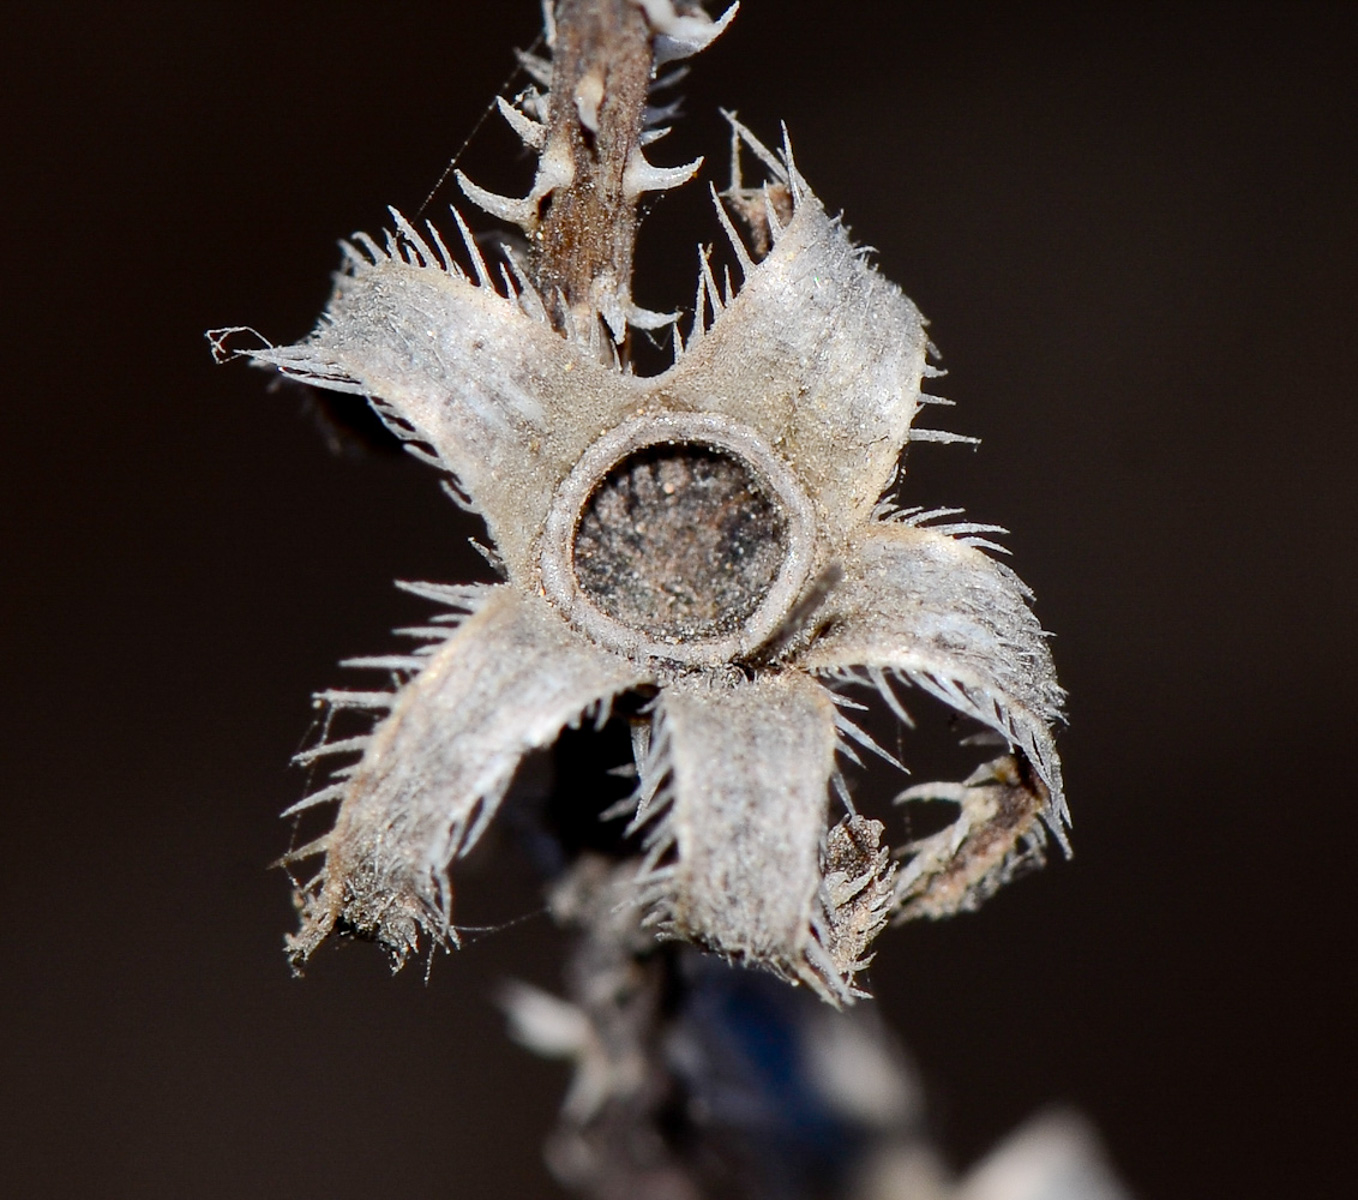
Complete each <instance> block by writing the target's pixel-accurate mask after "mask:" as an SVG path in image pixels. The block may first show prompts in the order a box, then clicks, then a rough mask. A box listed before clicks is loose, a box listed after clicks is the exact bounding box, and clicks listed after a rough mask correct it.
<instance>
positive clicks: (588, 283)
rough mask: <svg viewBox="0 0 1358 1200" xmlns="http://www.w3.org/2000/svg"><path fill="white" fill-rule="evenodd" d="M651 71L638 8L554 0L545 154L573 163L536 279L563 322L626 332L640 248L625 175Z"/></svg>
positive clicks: (538, 249) (537, 251) (606, 0)
mask: <svg viewBox="0 0 1358 1200" xmlns="http://www.w3.org/2000/svg"><path fill="white" fill-rule="evenodd" d="M653 65H654V49H653V44H652V32H651V29H650V26H649V25H648V23H647V21H646V17H645V15H644V14H643V12H642V10H641V9H640V8H639V7H638V6H637V4H636V3H635V0H557V3H556V40H555V46H554V48H553V56H552V98H551V107H550V110H549V117H548V131H547V151H546V153H547V155H548V156H549V157H551V158H552V159H554V160H555V161H558V162H562V163H565V162H567V161H569V163H570V168H571V171H570V183H569V184H567V185H566V186H563V187H561V188H558V189H557V190H556V191H555V192H554V193H553V194H552V197H551V200H550V205H549V207H548V210H547V212H546V214H545V216H544V218H543V220H542V224H541V226H540V228H539V231H538V236H537V239H536V243H535V248H534V255H533V272H534V275H535V276H536V279H537V283H538V286H539V289H540V290H541V291H542V293H543V294H544V295H545V296H548V297H557V296H559V297H560V302H559V305H560V306H559V308H558V310H557V312H556V314H555V316H556V319H557V321H558V323H563V322H566V321H571V322H573V323H574V324H575V326H576V327H577V328H579V327H580V326H581V324H582V323H584V322H587V321H589V320H592V319H594V315H595V314H596V313H598V314H601V315H603V316H604V319H605V320H606V321H608V323H609V326H610V328H611V330H612V332H613V336H614V338H615V339H616V340H618V341H621V340H622V338H623V336H624V333H625V323H624V319H623V318H624V314H625V308H626V305H627V304H628V303H629V302H630V296H631V280H632V253H633V248H634V246H635V244H636V233H637V214H636V199H637V198H636V196H635V195H633V196H631V197H630V198H629V196H628V194H627V188H626V181H625V178H624V177H625V175H626V171H627V166H628V163H629V161H631V160H632V157H633V155H637V156H639V154H640V150H639V147H638V138H639V136H640V134H641V130H642V119H643V113H644V110H645V107H646V96H647V89H648V87H649V84H650V80H651V73H652V68H653Z"/></svg>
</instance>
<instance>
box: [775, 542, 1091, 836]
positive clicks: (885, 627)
mask: <svg viewBox="0 0 1358 1200" xmlns="http://www.w3.org/2000/svg"><path fill="white" fill-rule="evenodd" d="M842 567H843V571H844V578H843V579H842V580H841V582H840V583H839V585H838V586H837V587H836V588H835V589H834V590H833V591H832V592H831V593H830V595H829V596H828V597H827V599H826V601H825V603H824V605H823V607H822V608H821V610H820V613H819V616H820V619H821V621H822V627H821V629H822V632H821V635H820V636H819V637H818V638H817V639H816V640H815V641H814V642H813V643H812V644H811V646H810V647H809V648H808V649H807V650H806V651H805V652H804V653H803V654H802V655H801V656H800V658H799V659H798V665H800V666H802V667H804V668H805V669H807V670H810V671H815V672H834V671H842V670H847V669H851V668H854V667H884V668H890V669H892V670H894V671H896V672H898V673H899V674H900V675H902V676H904V677H905V678H908V679H909V680H910V681H911V682H912V683H914V684H916V685H917V686H918V687H921V688H923V689H925V690H926V691H928V692H931V693H932V694H933V695H935V696H938V697H939V698H940V699H941V700H943V701H944V702H945V703H947V704H949V705H951V706H952V707H953V708H955V709H956V710H957V711H958V712H961V713H964V714H966V715H968V716H971V717H974V718H975V719H976V720H978V721H980V722H982V723H983V724H985V725H988V726H990V727H991V728H992V729H994V730H996V731H997V732H998V733H1000V734H1001V735H1002V736H1003V737H1004V738H1005V739H1006V741H1008V742H1009V744H1010V745H1011V746H1014V747H1016V748H1017V749H1018V750H1020V751H1022V753H1023V754H1024V755H1025V756H1026V757H1027V759H1028V760H1029V761H1030V762H1031V763H1032V764H1033V766H1034V767H1035V768H1036V770H1037V773H1038V775H1039V776H1040V778H1041V780H1042V782H1043V784H1045V785H1046V787H1047V789H1048V790H1049V791H1050V800H1049V802H1048V804H1047V808H1046V813H1045V815H1046V819H1047V821H1048V823H1049V824H1050V825H1051V827H1052V830H1053V832H1054V833H1056V834H1057V836H1058V837H1061V836H1063V834H1062V829H1063V826H1064V825H1065V824H1067V823H1068V820H1069V818H1068V815H1067V812H1066V806H1065V798H1064V795H1063V793H1062V790H1061V763H1060V760H1059V759H1058V758H1057V755H1056V747H1055V744H1054V742H1053V740H1052V730H1051V727H1052V724H1053V723H1054V722H1055V721H1056V720H1058V719H1059V717H1060V713H1061V702H1062V699H1063V697H1064V693H1063V692H1062V690H1061V687H1060V685H1059V684H1057V682H1056V672H1055V668H1054V667H1053V666H1052V661H1051V653H1050V651H1049V650H1048V648H1047V640H1046V637H1045V635H1044V634H1043V632H1042V627H1041V626H1040V625H1039V624H1038V622H1037V618H1036V617H1034V616H1033V614H1032V612H1031V610H1030V609H1029V607H1028V595H1029V593H1028V589H1027V588H1026V587H1025V586H1024V585H1023V583H1022V581H1021V580H1020V579H1019V578H1018V576H1017V575H1015V574H1014V573H1013V571H1011V570H1010V569H1009V568H1008V567H1006V566H1004V565H1003V564H1001V563H997V562H995V561H994V560H993V559H991V558H988V557H987V556H986V555H985V554H983V553H982V552H981V551H980V550H977V549H976V548H974V547H972V546H968V545H965V544H963V543H962V542H959V541H957V540H955V539H953V538H951V537H948V536H947V535H946V534H941V533H938V532H936V531H934V530H930V529H917V528H912V527H910V526H904V525H882V524H877V525H869V526H868V527H867V528H866V529H864V530H863V531H861V532H860V533H858V534H857V535H855V536H854V537H853V538H852V539H850V540H849V541H848V543H847V544H846V547H845V555H844V558H843V559H842Z"/></svg>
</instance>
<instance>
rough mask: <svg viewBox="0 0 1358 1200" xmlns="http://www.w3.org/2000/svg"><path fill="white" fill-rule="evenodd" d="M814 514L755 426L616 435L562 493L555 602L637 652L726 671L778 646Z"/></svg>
mask: <svg viewBox="0 0 1358 1200" xmlns="http://www.w3.org/2000/svg"><path fill="white" fill-rule="evenodd" d="M814 528H815V526H814V510H813V508H812V505H811V502H810V500H809V499H808V498H807V496H806V493H805V492H804V491H803V490H802V487H801V485H800V484H799V483H798V482H797V480H796V478H795V477H794V476H793V474H792V471H791V470H790V469H789V468H788V466H787V464H786V463H785V462H783V460H782V459H781V458H780V457H779V456H778V455H776V454H775V453H774V452H773V451H772V450H771V449H770V448H769V446H768V444H767V443H766V442H765V441H764V439H763V438H762V437H761V436H760V435H759V434H758V433H757V432H756V431H754V430H753V429H750V428H748V427H747V426H744V425H741V424H739V423H737V422H735V421H732V420H730V419H729V418H727V417H723V416H720V415H718V414H715V413H659V414H654V415H650V416H643V417H637V418H634V419H633V420H631V421H627V422H625V423H623V424H622V425H620V426H618V427H617V428H615V429H612V430H610V431H609V432H608V433H606V434H604V435H603V436H602V437H601V438H599V440H598V441H597V442H595V443H594V445H592V446H591V447H590V448H589V449H588V450H586V451H585V453H584V455H582V456H581V459H580V461H579V462H578V463H577V464H576V466H575V469H574V470H572V472H571V473H570V475H569V477H568V478H567V479H566V480H565V482H564V483H563V484H562V485H561V488H560V489H559V491H558V492H557V496H556V500H555V501H554V503H553V506H552V510H551V513H550V515H549V516H548V519H547V525H546V529H545V530H544V533H543V542H542V554H541V564H542V582H543V586H544V589H545V591H546V592H547V595H548V596H549V598H550V599H551V600H552V601H553V602H554V603H555V604H557V605H558V606H559V607H560V608H561V609H562V610H563V612H564V613H565V614H566V615H567V617H568V618H569V619H570V620H571V621H572V622H573V623H574V624H575V625H577V626H578V627H579V628H581V629H582V630H583V631H584V632H586V633H588V634H589V635H590V636H591V637H593V638H595V639H596V640H598V641H600V642H602V643H604V644H605V645H609V646H611V647H613V648H614V649H617V650H621V651H622V652H624V653H627V654H631V655H638V654H639V655H646V656H649V657H653V658H664V659H670V660H672V661H674V662H679V663H691V664H695V665H697V664H708V665H714V664H717V663H719V662H722V661H729V660H731V659H733V658H738V657H740V656H741V655H743V654H748V653H750V652H751V651H753V650H754V649H756V648H757V647H758V646H759V645H760V644H762V642H763V641H764V640H765V639H767V638H768V637H769V636H770V635H772V634H773V633H774V632H775V631H776V630H777V629H778V628H779V624H780V622H781V621H782V619H783V618H784V616H786V614H787V613H788V611H789V610H790V609H791V607H792V605H793V603H794V601H795V600H796V598H797V596H798V594H799V593H800V590H801V588H802V585H803V584H804V583H805V581H806V578H807V575H808V573H809V571H810V568H811V560H812V552H813V545H814V540H815V538H814Z"/></svg>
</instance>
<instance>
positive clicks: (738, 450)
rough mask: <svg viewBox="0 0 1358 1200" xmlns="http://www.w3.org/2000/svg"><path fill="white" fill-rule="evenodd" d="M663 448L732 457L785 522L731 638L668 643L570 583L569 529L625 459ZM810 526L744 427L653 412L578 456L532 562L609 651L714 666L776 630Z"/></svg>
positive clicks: (557, 599) (805, 563)
mask: <svg viewBox="0 0 1358 1200" xmlns="http://www.w3.org/2000/svg"><path fill="white" fill-rule="evenodd" d="M666 445H669V446H685V445H690V446H703V447H706V448H707V449H710V450H716V451H719V452H725V453H727V454H730V455H732V456H733V457H734V458H736V459H737V460H738V461H739V462H741V463H742V464H743V465H744V466H745V467H746V468H747V469H749V471H750V472H751V474H752V475H753V476H754V478H755V480H756V481H757V482H758V483H759V484H760V485H761V486H763V487H765V488H766V489H767V490H768V493H769V496H770V499H773V500H774V501H776V502H777V503H778V505H779V506H780V508H781V510H782V515H783V516H784V518H785V519H786V521H787V555H786V557H785V558H784V560H783V564H782V566H781V567H780V568H779V570H778V574H777V575H776V576H775V577H774V580H773V584H772V585H771V586H770V588H769V590H768V592H767V593H766V594H765V596H764V598H763V600H761V601H760V602H759V605H758V607H756V608H755V610H754V612H753V613H751V614H750V616H749V617H748V618H746V621H745V624H744V627H743V628H742V629H741V630H740V631H739V632H737V633H733V634H727V635H725V636H722V637H715V638H693V639H691V640H686V641H673V642H671V641H664V640H659V639H656V638H651V637H648V636H647V635H646V632H645V631H644V630H641V629H637V628H635V627H633V626H631V625H627V624H624V623H623V622H622V621H618V620H616V619H614V618H613V617H610V616H608V615H607V614H606V613H604V612H603V611H601V610H600V609H599V608H597V607H596V606H595V605H594V604H593V603H592V602H591V601H590V599H589V598H588V596H586V595H585V593H584V591H583V590H582V588H581V587H580V583H579V580H578V579H577V578H576V574H575V537H576V532H577V530H578V529H579V525H580V520H581V517H582V515H583V513H584V509H585V505H586V504H588V502H589V500H590V498H591V497H592V496H593V495H594V492H595V489H596V488H597V487H598V486H599V484H600V483H601V482H602V481H603V479H604V478H605V477H606V476H607V475H608V473H609V472H610V471H612V470H613V469H614V468H615V467H616V466H618V465H619V464H620V463H621V462H622V461H623V460H624V459H625V458H627V456H628V455H630V454H634V453H636V452H637V451H639V450H645V449H648V448H649V447H651V446H666ZM815 528H816V525H815V509H814V507H813V506H812V503H811V500H810V498H809V497H808V496H807V494H806V492H805V491H804V490H803V488H802V486H801V484H800V483H799V482H798V481H797V478H796V476H794V475H793V473H792V470H791V469H790V468H789V467H788V465H787V464H786V463H785V462H784V461H783V460H782V459H781V458H779V457H778V455H776V454H775V453H774V452H773V451H772V450H771V449H770V448H769V445H768V443H767V442H766V441H765V440H764V438H763V437H762V436H760V434H758V433H757V432H756V431H755V430H753V429H751V428H750V427H749V426H748V425H742V424H740V423H739V422H737V421H732V420H730V419H729V418H728V417H723V416H721V415H719V414H717V413H692V412H687V413H685V412H677V413H675V412H671V413H652V414H648V415H645V416H640V417H633V418H632V419H631V420H628V421H624V422H623V423H622V424H621V425H618V426H615V427H614V428H613V429H610V430H609V431H608V432H607V433H606V434H604V435H603V436H602V437H601V438H599V439H598V440H597V441H596V442H595V443H594V444H593V445H592V446H590V447H589V449H588V450H586V451H585V453H584V454H583V455H582V456H581V457H580V461H579V462H577V463H576V464H575V467H574V468H573V469H572V471H571V473H570V474H569V475H568V476H567V477H566V479H565V481H564V482H563V483H562V484H561V486H560V487H559V488H558V489H557V493H556V496H555V498H554V499H553V501H552V507H551V511H550V512H549V513H548V515H547V522H546V525H545V527H544V529H543V539H542V551H541V555H540V558H539V562H540V566H541V570H542V585H543V588H544V589H545V591H546V593H547V596H548V598H549V599H550V600H551V601H552V602H553V603H554V604H556V605H557V607H558V608H560V609H561V611H562V612H563V613H565V614H566V616H567V617H568V619H569V620H570V621H571V623H572V624H574V625H575V626H576V627H577V628H579V629H582V630H583V631H584V632H585V633H587V634H588V635H589V636H590V637H592V638H593V639H594V640H595V641H597V642H600V643H602V644H603V645H605V646H608V647H610V648H611V649H614V650H618V651H621V652H622V653H623V654H626V655H628V656H629V657H632V658H637V657H645V658H655V659H665V660H668V661H670V662H676V663H681V664H684V665H689V666H717V665H719V664H721V663H725V662H730V661H731V660H733V659H740V658H744V657H747V656H749V655H750V654H751V653H753V651H755V650H756V649H758V647H759V646H760V645H762V644H763V643H764V642H765V641H767V640H768V639H769V637H771V636H772V635H773V634H774V633H775V632H776V631H777V629H778V626H779V625H780V624H781V623H782V621H783V618H784V617H786V616H787V614H788V612H789V611H790V610H791V608H792V606H793V604H795V603H796V601H797V597H798V596H799V595H800V594H801V591H802V587H803V586H804V585H805V583H806V580H807V577H808V576H809V575H810V574H811V567H812V559H813V555H814V552H815Z"/></svg>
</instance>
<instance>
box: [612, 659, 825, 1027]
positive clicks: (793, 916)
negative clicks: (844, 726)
mask: <svg viewBox="0 0 1358 1200" xmlns="http://www.w3.org/2000/svg"><path fill="white" fill-rule="evenodd" d="M660 721H661V725H660V727H659V728H658V730H657V733H656V738H657V739H659V742H658V745H659V746H660V748H661V749H660V753H661V754H663V755H664V759H663V761H662V763H661V764H660V766H659V767H658V768H656V769H658V770H666V769H667V770H668V772H669V775H670V779H669V785H668V786H669V789H670V794H669V807H668V808H667V809H666V810H665V812H664V815H663V817H662V818H661V823H660V824H659V826H658V827H657V829H656V831H655V833H654V834H653V835H652V840H653V842H654V843H655V844H656V845H657V846H661V847H667V846H669V845H670V844H671V843H672V847H673V861H672V862H670V863H668V864H667V863H665V862H664V860H662V861H661V863H660V864H659V865H657V866H655V867H653V868H652V869H651V870H650V871H648V872H647V873H646V874H644V875H643V876H642V877H641V878H640V880H639V884H640V886H641V887H642V888H643V889H644V896H645V898H646V900H648V901H649V902H651V903H652V904H653V906H654V907H653V909H652V913H651V920H652V922H653V923H654V924H655V925H657V926H658V928H659V929H660V930H661V931H662V932H664V933H666V934H668V935H671V936H675V937H682V938H686V939H688V940H690V941H696V942H698V943H700V944H702V945H705V946H708V947H709V948H711V949H713V950H716V951H718V952H720V953H722V954H725V955H727V956H728V957H730V958H732V959H736V960H738V961H743V962H750V963H757V964H761V965H764V966H767V967H770V968H772V969H773V970H775V971H777V972H779V973H780V974H783V975H786V976H787V977H789V978H792V979H801V980H803V981H804V982H806V983H808V984H810V985H811V986H812V987H813V988H815V989H816V990H817V991H818V992H820V993H821V994H822V995H824V996H825V997H826V998H827V999H830V1000H832V1001H834V1002H839V1001H840V1000H843V999H847V998H848V997H849V992H848V987H849V985H848V981H847V980H845V979H844V978H842V977H841V972H840V970H839V968H838V967H837V965H836V961H835V958H834V952H833V948H826V947H822V946H821V945H820V944H819V943H818V941H817V939H816V936H815V932H814V930H813V928H812V918H813V916H814V915H815V914H816V902H817V894H818V890H819V888H820V887H821V868H820V849H821V841H822V838H823V837H824V834H825V820H826V801H827V794H828V792H827V788H828V781H829V778H830V772H831V771H832V770H833V769H834V754H835V710H834V704H833V702H832V700H831V698H830V696H829V693H828V692H827V691H826V690H825V689H824V688H823V687H822V686H821V685H820V684H818V683H816V682H815V681H814V680H811V679H809V678H807V677H806V676H803V675H798V674H786V675H770V676H766V677H764V678H762V679H758V680H755V681H753V682H745V681H740V682H735V683H729V682H726V681H724V680H720V679H710V678H708V679H705V678H702V677H697V678H694V679H691V680H688V681H685V682H681V683H677V684H675V685H673V686H671V687H668V688H666V689H665V690H664V692H663V693H662V710H661V717H660Z"/></svg>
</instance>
